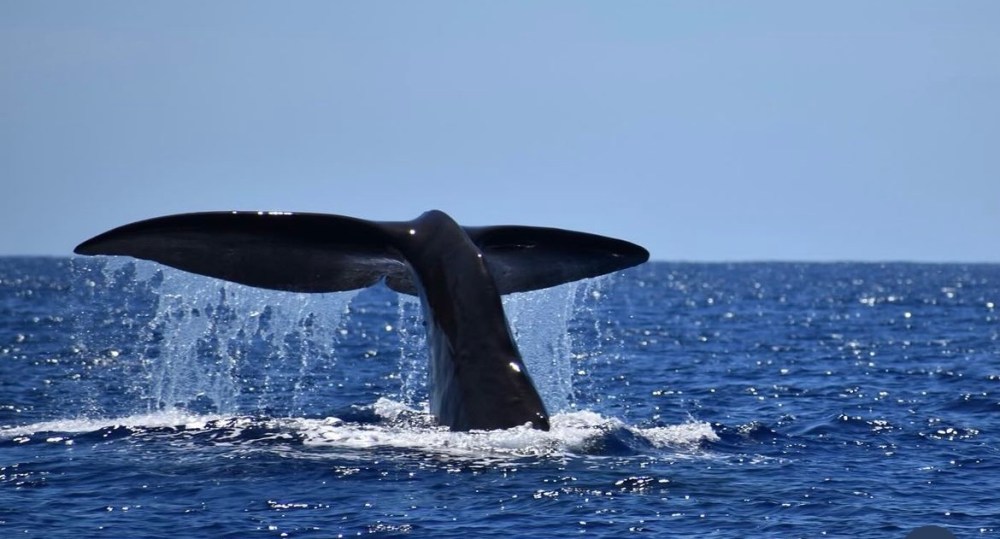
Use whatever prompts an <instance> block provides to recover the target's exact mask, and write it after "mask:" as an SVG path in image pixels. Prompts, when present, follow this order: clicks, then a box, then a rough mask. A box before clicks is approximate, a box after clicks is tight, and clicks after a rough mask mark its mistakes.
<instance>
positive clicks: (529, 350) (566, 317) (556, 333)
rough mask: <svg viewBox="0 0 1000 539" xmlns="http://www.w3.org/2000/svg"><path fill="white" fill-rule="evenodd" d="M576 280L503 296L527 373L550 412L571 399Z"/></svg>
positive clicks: (577, 285) (558, 408)
mask: <svg viewBox="0 0 1000 539" xmlns="http://www.w3.org/2000/svg"><path fill="white" fill-rule="evenodd" d="M578 287H579V283H576V282H574V283H568V284H564V285H561V286H557V287H554V288H548V289H545V290H539V291H535V292H530V293H524V294H510V295H508V296H504V310H505V311H506V312H507V317H508V320H509V322H510V325H511V331H513V333H514V339H515V340H516V341H517V343H518V348H519V349H520V350H521V356H522V357H523V358H524V361H525V364H526V366H527V368H528V372H530V373H531V377H532V379H533V380H534V382H535V387H536V389H538V392H539V394H540V395H542V399H543V400H544V401H545V405H546V407H547V408H548V409H549V411H550V412H561V411H566V410H568V409H569V408H570V403H571V402H573V365H572V363H571V361H570V358H571V357H572V351H573V340H572V338H571V336H570V334H569V321H570V319H571V318H572V316H573V314H574V307H575V300H576V291H577V288H578Z"/></svg>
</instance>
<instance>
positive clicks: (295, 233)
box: [74, 212, 649, 295]
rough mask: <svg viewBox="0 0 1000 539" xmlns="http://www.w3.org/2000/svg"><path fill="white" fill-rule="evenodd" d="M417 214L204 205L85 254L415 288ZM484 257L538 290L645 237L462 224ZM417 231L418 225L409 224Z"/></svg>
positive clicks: (506, 276) (296, 286)
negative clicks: (392, 216)
mask: <svg viewBox="0 0 1000 539" xmlns="http://www.w3.org/2000/svg"><path fill="white" fill-rule="evenodd" d="M416 222H417V220H414V221H403V222H376V221H368V220H364V219H357V218H354V217H346V216H341V215H329V214H318V213H288V212H203V213H186V214H177V215H169V216H165V217H156V218H153V219H147V220H144V221H138V222H135V223H132V224H128V225H124V226H121V227H118V228H115V229H113V230H110V231H108V232H105V233H103V234H100V235H98V236H95V237H93V238H91V239H89V240H87V241H85V242H83V243H81V244H80V245H79V246H77V247H76V249H74V252H75V253H76V254H82V255H124V256H131V257H135V258H141V259H145V260H152V261H155V262H159V263H161V264H165V265H167V266H171V267H174V268H177V269H180V270H184V271H188V272H191V273H197V274H200V275H207V276H209V277H216V278H219V279H224V280H227V281H231V282H235V283H240V284H245V285H249V286H254V287H258V288H267V289H272V290H284V291H289V292H317V293H321V292H340V291H346V290H355V289H358V288H366V287H368V286H372V285H374V284H376V283H378V282H379V281H380V280H381V279H385V281H386V284H387V285H388V286H389V287H390V288H391V289H393V290H395V291H397V292H401V293H404V294H409V295H417V293H418V288H417V283H415V282H414V277H413V274H412V272H411V271H410V269H409V267H408V262H409V261H408V260H407V258H406V257H405V256H404V255H403V252H405V251H406V249H403V248H401V244H402V243H404V242H407V241H412V238H411V236H415V235H416V233H417V229H416V228H415V226H416V225H415V223H416ZM462 228H463V230H464V231H465V233H466V235H468V237H469V239H470V240H471V241H472V243H474V244H475V245H476V247H478V248H479V250H480V251H481V252H482V254H483V255H484V257H485V259H486V263H487V266H488V267H489V270H490V273H491V274H492V276H493V279H494V281H495V282H496V286H497V292H498V293H500V294H510V293H514V292H527V291H531V290H539V289H542V288H548V287H551V286H556V285H559V284H563V283H568V282H572V281H577V280H580V279H586V278H589V277H597V276H600V275H604V274H607V273H611V272H614V271H618V270H621V269H625V268H628V267H631V266H635V265H638V264H641V263H643V262H645V261H646V260H647V259H648V258H649V253H648V252H647V251H646V250H645V249H643V248H642V247H639V246H638V245H635V244H632V243H629V242H626V241H622V240H617V239H613V238H608V237H605V236H598V235H595V234H588V233H584V232H574V231H569V230H562V229H556V228H543V227H530V226H487V227H462ZM411 231H412V232H411Z"/></svg>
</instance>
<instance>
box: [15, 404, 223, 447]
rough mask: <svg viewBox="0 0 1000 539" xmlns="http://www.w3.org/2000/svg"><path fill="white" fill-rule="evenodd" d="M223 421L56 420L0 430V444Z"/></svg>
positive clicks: (187, 416)
mask: <svg viewBox="0 0 1000 539" xmlns="http://www.w3.org/2000/svg"><path fill="white" fill-rule="evenodd" d="M220 419H223V417H222V416H215V415H199V414H192V413H188V412H182V411H178V410H171V411H164V412H155V413H151V414H140V415H134V416H128V417H118V418H97V419H89V418H88V419H57V420H53V421H42V422H39V423H33V424H31V425H22V426H17V427H8V428H3V429H0V440H4V439H9V438H16V437H19V436H31V435H34V434H37V433H43V432H59V433H64V434H79V433H84V432H94V431H98V430H101V429H107V428H115V427H128V428H135V429H139V428H158V427H178V426H180V427H184V428H185V429H192V430H198V429H203V428H205V426H206V424H207V423H208V422H209V421H216V420H220Z"/></svg>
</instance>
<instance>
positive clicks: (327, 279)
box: [76, 211, 649, 430]
mask: <svg viewBox="0 0 1000 539" xmlns="http://www.w3.org/2000/svg"><path fill="white" fill-rule="evenodd" d="M76 252H77V253H79V254H87V255H95V254H103V255H128V256H133V257H136V258H143V259H148V260H154V261H156V262H160V263H163V264H166V265H168V266H173V267H175V268H178V269H181V270H185V271H190V272H193V273H199V274H202V275H208V276H211V277H218V278H221V279H225V280H227V281H233V282H237V283H242V284H246V285H250V286H256V287H261V288H270V289H276V290H288V291H295V292H335V291H340V290H352V289H356V288H364V287H367V286H371V285H373V284H375V283H377V282H379V281H381V280H384V281H385V282H386V284H387V285H388V286H389V287H390V288H392V289H393V290H396V291H398V292H402V293H405V294H414V295H419V296H420V304H421V306H422V308H423V311H424V317H425V318H426V323H427V334H428V337H427V342H428V346H429V348H430V356H431V357H430V380H431V384H430V385H431V388H430V405H431V406H430V407H431V413H433V414H434V415H435V417H436V418H437V419H438V421H439V422H440V423H441V424H443V425H447V426H449V427H450V428H452V429H453V430H474V429H498V428H509V427H514V426H517V425H524V424H526V423H530V424H531V425H533V426H534V427H535V428H538V429H543V430H548V428H549V416H548V412H547V411H546V410H545V406H544V404H543V402H542V399H541V397H540V396H539V395H538V392H537V391H536V389H535V387H534V384H533V383H532V381H531V378H530V377H529V376H528V373H527V370H526V367H525V365H524V363H523V361H522V360H521V356H520V352H518V350H517V345H516V343H514V341H513V337H512V333H511V331H510V327H509V325H508V323H507V319H506V316H505V314H504V311H503V303H502V301H501V299H500V295H501V294H509V293H511V292H523V291H527V290H536V289H539V288H546V287H549V286H554V285H558V284H561V283H565V282H569V281H575V280H578V279H584V278H587V277H596V276H598V275H602V274H605V273H609V272H612V271H616V270H619V269H624V268H627V267H629V266H634V265H636V264H640V263H642V262H645V261H646V259H647V258H648V257H649V254H648V253H647V252H646V250H645V249H643V248H642V247H639V246H638V245H634V244H631V243H628V242H625V241H621V240H616V239H612V238H606V237H603V236H596V235H593V234H585V233H582V232H571V231H568V230H558V229H552V228H537V227H526V226H491V227H461V226H459V225H458V224H457V223H455V221H454V220H452V219H451V218H450V217H448V216H447V215H445V214H444V213H442V212H439V211H430V212H427V213H425V214H423V215H421V216H420V217H418V218H417V219H414V220H412V221H405V222H403V221H400V222H374V221H366V220H363V219H355V218H352V217H343V216H338V215H322V214H310V213H298V214H291V213H263V212H261V213H246V212H244V213H240V212H232V213H192V214H183V215H172V216H167V217H159V218H155V219H150V220H147V221H140V222H137V223H132V224H130V225H125V226H123V227H120V228H116V229H114V230H111V231H109V232H105V233H104V234H101V235H99V236H96V237H94V238H92V239H90V240H87V241H85V242H83V243H82V244H80V245H79V246H78V247H77V248H76Z"/></svg>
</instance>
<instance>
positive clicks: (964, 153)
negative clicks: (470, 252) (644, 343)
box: [0, 0, 1000, 263]
mask: <svg viewBox="0 0 1000 539" xmlns="http://www.w3.org/2000/svg"><path fill="white" fill-rule="evenodd" d="M998 28H1000V2H996V1H993V0H984V1H949V2H942V1H934V2H925V1H919V0H905V1H899V0H896V1H893V0H887V1H882V2H869V1H863V2H862V1H847V2H800V1H787V2H771V1H756V2H726V1H718V2H694V1H688V2H679V1H669V0H657V1H634V2H615V1H607V2H587V1H582V0H581V1H559V2H557V1H531V2H527V1H502V2H468V1H454V2H438V1H419V2H401V1H400V2H388V1H386V2H383V1H358V2H340V1H332V0H331V1H326V0H324V1H306V0H300V1H296V2H277V1H274V2H259V1H248V0H240V1H228V0H216V1H213V2H202V1H187V0H178V1H173V0H172V1H169V2H166V1H163V2H153V1H150V2H134V1H132V0H127V1H103V0H92V1H87V2H79V1H77V0H67V1H55V0H0V255H69V254H70V253H71V251H72V249H73V247H74V246H75V245H76V244H77V243H79V242H80V241H83V240H84V239H87V238H89V237H90V236H93V235H95V234H97V233H100V232H103V231H104V230H107V229H109V228H113V227H115V226H119V225H122V224H125V223H129V222H132V221H135V220H139V219H144V218H148V217H154V216H159V215H164V214H170V213H181V212H190V211H206V210H285V211H313V212H325V213H335V214H343V215H351V216H355V217H362V218H368V219H375V220H405V219H410V218H413V217H416V216H417V215H419V214H420V213H422V212H423V211H425V210H428V209H433V208H436V209H441V210H444V211H446V212H448V213H449V214H451V215H452V216H453V217H454V218H455V219H456V220H457V221H458V222H459V223H462V224H467V225H494V224H524V225H538V226H551V227H559V228H567V229H574V230H581V231H586V232H593V233H598V234H604V235H609V236H614V237H618V238H622V239H627V240H630V241H633V242H636V243H639V244H641V245H643V246H645V247H647V248H648V249H649V250H650V252H651V255H652V258H653V259H657V260H672V261H748V260H750V261H757V260H764V261H769V260H795V261H929V262H994V263H995V262H1000V241H998V239H997V236H998V235H1000V31H997V29H998Z"/></svg>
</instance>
